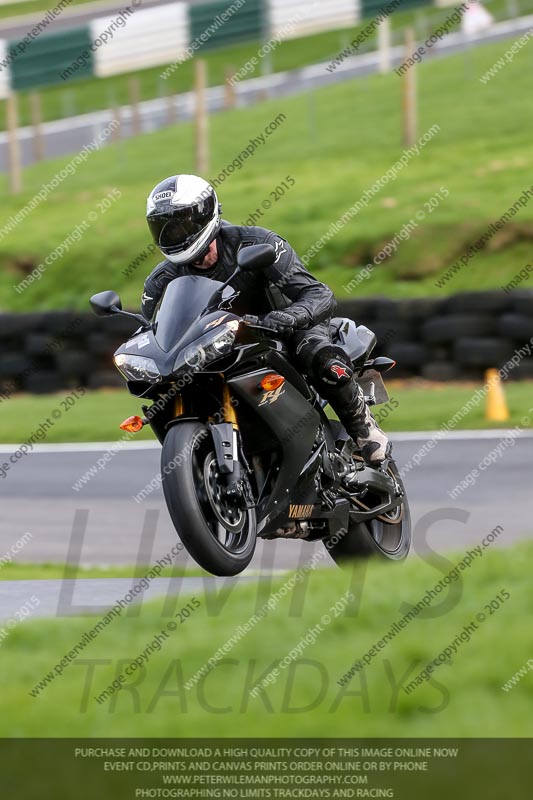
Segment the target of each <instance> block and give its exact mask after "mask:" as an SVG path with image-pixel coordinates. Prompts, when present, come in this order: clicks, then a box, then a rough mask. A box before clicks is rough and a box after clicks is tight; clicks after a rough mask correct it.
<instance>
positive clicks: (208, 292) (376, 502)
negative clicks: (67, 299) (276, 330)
mask: <svg viewBox="0 0 533 800" xmlns="http://www.w3.org/2000/svg"><path fill="white" fill-rule="evenodd" d="M274 260H275V251H274V248H273V247H272V246H271V245H252V246H248V247H245V248H243V249H241V251H240V252H239V254H238V256H237V267H236V269H235V271H234V273H233V274H232V275H231V276H230V277H229V278H228V280H227V281H225V282H224V283H221V282H220V281H214V280H211V279H210V278H208V277H204V276H182V277H178V278H176V279H175V280H173V281H172V282H171V283H170V284H169V285H168V286H167V289H166V291H165V294H164V295H163V298H162V300H161V301H160V304H159V307H158V309H157V311H156V314H155V317H154V320H153V322H149V321H148V320H146V319H145V318H144V317H143V316H142V315H140V314H133V313H131V312H127V311H123V310H122V305H121V301H120V298H119V296H118V295H117V294H116V293H115V292H110V291H106V292H100V293H99V294H96V295H94V296H93V297H92V298H91V300H90V303H91V306H92V309H93V311H94V312H95V313H96V314H97V315H98V316H110V315H114V314H122V315H126V316H129V317H131V318H133V319H134V320H136V321H137V322H138V323H140V328H139V329H138V330H137V331H136V332H135V333H134V334H133V335H132V336H131V338H130V339H129V340H128V341H127V342H125V343H124V344H123V345H121V347H119V348H118V350H117V351H116V352H115V354H114V363H115V365H116V367H117V368H118V370H119V371H120V373H121V374H122V376H123V377H124V379H125V380H126V382H127V387H128V389H129V391H130V393H131V394H132V395H134V396H135V397H138V398H142V399H146V400H148V401H150V402H151V405H150V406H149V405H143V406H142V411H143V414H144V417H138V416H133V417H130V418H128V419H127V420H125V421H124V422H123V423H122V425H121V426H120V427H121V428H123V429H124V430H130V431H138V430H140V429H141V428H142V427H143V426H144V425H146V424H149V425H150V426H151V428H152V430H153V432H154V434H155V436H156V437H157V439H158V440H159V441H160V443H161V445H162V452H161V478H162V486H163V492H164V496H165V500H166V504H167V507H168V511H169V514H170V516H171V518H172V522H173V524H174V527H175V529H176V532H177V534H178V536H179V537H180V539H181V541H182V542H183V544H184V546H185V547H186V549H187V550H188V552H189V553H190V554H191V556H192V557H193V558H194V559H195V561H196V562H197V563H198V564H199V565H200V566H201V567H203V568H204V569H205V570H207V571H208V572H211V573H212V574H214V575H219V576H229V575H237V574H238V573H240V572H242V571H243V570H244V569H245V568H246V567H247V566H248V565H249V564H250V562H251V560H252V557H253V555H254V550H255V547H256V542H257V538H261V539H267V540H271V539H277V538H284V539H304V540H306V541H309V542H315V541H317V540H321V541H322V542H323V543H324V545H325V546H326V548H327V550H328V552H329V554H330V555H331V557H332V558H333V560H334V561H335V562H337V563H338V564H340V565H341V564H342V563H343V561H344V560H346V559H354V558H361V557H367V556H371V555H377V556H381V557H383V558H386V559H391V560H401V559H404V558H405V557H406V556H407V554H408V551H409V547H410V541H411V521H410V514H409V504H408V500H407V497H406V494H405V489H404V486H403V482H402V480H401V477H400V475H399V472H398V469H397V467H396V464H395V462H394V460H393V458H392V455H390V457H388V458H387V459H386V460H385V462H383V463H382V464H381V465H380V466H379V468H374V467H371V466H368V465H367V464H365V462H364V461H363V460H362V459H361V457H360V455H359V454H358V451H357V448H356V446H355V444H354V442H353V441H352V439H350V437H349V436H348V434H347V433H346V431H345V430H344V428H343V427H342V425H341V424H340V422H338V421H336V420H333V419H330V418H329V417H328V416H327V414H326V406H327V403H326V402H325V401H324V400H322V399H321V398H320V397H319V395H318V394H317V392H316V391H315V390H314V389H313V388H312V387H311V385H310V384H309V382H308V381H307V380H306V378H305V376H302V375H301V374H300V373H299V372H298V371H297V369H296V368H295V366H294V365H293V364H292V363H291V361H290V359H289V357H288V349H287V346H286V344H285V343H284V342H283V341H282V340H280V339H279V338H277V337H276V336H275V335H274V334H273V333H272V332H271V331H269V330H267V329H265V328H261V326H260V324H259V323H258V321H257V318H256V319H255V320H254V319H253V318H251V319H250V318H247V321H244V320H243V318H242V317H239V316H238V315H236V314H235V313H233V312H232V310H231V309H232V303H233V301H234V299H235V297H236V296H237V295H236V293H235V292H234V290H233V289H232V288H231V286H230V283H231V281H232V280H233V279H234V277H235V276H236V275H237V274H239V273H240V272H241V271H247V270H262V269H266V268H267V267H268V266H269V265H270V264H272V263H274ZM331 326H332V334H333V339H334V341H335V342H336V343H337V344H340V345H341V346H342V347H344V349H345V350H346V351H347V352H348V353H349V356H350V359H351V360H352V363H353V367H354V373H355V375H356V376H357V379H358V381H359V383H360V384H361V386H362V387H363V391H364V392H365V400H366V402H367V403H368V404H369V405H375V404H377V403H383V402H386V400H387V399H388V395H387V391H386V389H385V385H384V383H383V379H382V377H381V373H382V372H385V371H386V370H388V369H390V368H391V367H392V366H394V363H395V362H394V361H392V360H391V359H388V358H384V357H380V358H374V359H370V354H371V352H372V350H373V349H374V347H375V344H376V336H375V335H374V334H373V333H372V331H370V330H369V329H368V328H367V327H365V326H364V325H359V326H357V325H356V324H355V323H354V322H353V321H352V320H350V319H341V318H334V319H333V320H332V321H331Z"/></svg>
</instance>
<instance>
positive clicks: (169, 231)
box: [148, 197, 215, 253]
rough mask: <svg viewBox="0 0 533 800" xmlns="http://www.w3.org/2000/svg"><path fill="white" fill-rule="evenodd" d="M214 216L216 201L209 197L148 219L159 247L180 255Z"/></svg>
mask: <svg viewBox="0 0 533 800" xmlns="http://www.w3.org/2000/svg"><path fill="white" fill-rule="evenodd" d="M214 215H215V199H214V197H207V198H206V199H205V200H204V199H202V200H200V201H199V202H197V203H195V204H194V205H192V206H183V207H181V208H176V209H175V210H173V211H169V212H168V213H166V214H158V215H157V216H152V217H148V227H149V228H150V232H151V234H152V237H153V239H154V242H155V243H156V244H157V245H158V247H160V248H161V249H162V250H164V251H167V252H172V253H178V252H180V251H181V250H185V249H186V248H187V247H188V246H189V245H190V244H191V243H192V242H193V241H194V240H195V239H196V238H197V237H198V236H199V235H200V234H201V232H202V231H203V230H204V228H206V227H207V225H209V223H210V222H211V221H212V220H213V217H214Z"/></svg>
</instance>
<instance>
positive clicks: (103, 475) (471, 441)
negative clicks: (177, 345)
mask: <svg viewBox="0 0 533 800" xmlns="http://www.w3.org/2000/svg"><path fill="white" fill-rule="evenodd" d="M504 436H505V432H504V431H502V432H498V433H496V432H492V433H490V434H473V437H475V438H464V436H463V435H460V437H459V438H455V437H449V438H447V439H446V440H442V441H440V442H439V443H438V444H437V446H436V447H435V448H434V449H433V450H432V451H431V452H430V453H429V454H428V455H427V456H426V457H425V458H424V459H423V461H422V462H421V464H420V466H418V467H416V468H414V469H413V470H412V471H411V472H409V474H408V475H407V476H406V486H407V489H408V493H409V497H410V502H411V510H412V517H413V525H414V547H413V553H416V554H418V555H419V556H423V557H424V555H425V554H426V557H427V553H428V550H429V549H432V550H434V551H436V552H438V553H445V552H446V551H449V550H456V551H461V550H466V549H468V548H469V547H472V546H475V545H477V544H479V543H480V541H481V539H482V538H483V537H484V536H485V535H486V534H487V533H488V532H489V531H491V530H492V529H493V528H495V527H496V526H497V525H501V526H502V527H503V528H504V532H503V534H501V535H500V537H499V539H498V541H497V542H496V543H495V544H494V545H493V546H495V547H497V546H509V545H510V544H512V543H513V542H515V541H517V540H518V539H521V538H525V537H528V536H531V534H532V525H531V521H530V515H529V500H530V494H531V448H532V444H533V436H532V435H531V434H522V435H521V436H520V437H519V438H517V439H516V440H515V442H514V445H512V446H511V447H507V448H504V449H502V450H501V456H500V457H499V458H498V459H497V460H496V462H495V463H494V464H493V465H492V466H491V467H490V468H488V469H486V470H483V471H481V472H480V475H481V477H480V478H479V479H478V481H477V483H476V484H475V485H474V486H471V487H469V488H468V489H467V490H466V491H465V492H464V493H463V494H461V495H460V496H459V498H458V499H456V500H451V499H450V497H449V495H448V491H451V490H452V489H453V488H454V487H455V486H456V485H457V484H458V483H459V482H460V481H461V480H462V479H463V478H464V477H465V475H466V474H467V473H469V472H470V470H472V469H473V468H475V467H477V466H478V464H479V463H480V462H482V461H483V459H484V458H485V457H486V456H487V454H488V453H490V452H491V451H493V452H494V451H495V449H496V448H497V447H498V446H500V445H501V441H502V438H503V437H504ZM400 437H401V440H400V441H398V437H393V439H394V438H396V441H395V456H396V459H397V462H398V464H399V466H400V467H402V466H403V465H404V464H405V463H406V462H407V461H408V460H409V459H410V458H411V457H412V456H413V454H414V453H416V452H417V451H418V450H419V448H420V447H421V446H422V445H423V444H424V442H425V441H427V438H428V437H427V436H426V435H424V434H416V435H415V434H404V435H403V436H401V435H400ZM413 437H414V438H413ZM72 447H74V446H72ZM89 447H90V449H89V450H88V451H85V452H76V451H74V452H71V451H68V450H67V451H66V452H65V451H62V450H61V449H60V450H53V449H51V448H50V447H44V448H43V449H41V450H40V451H39V452H35V453H31V454H29V455H28V456H27V457H26V458H25V459H23V460H22V461H20V462H19V463H18V464H17V465H16V466H14V467H13V468H12V470H11V471H10V472H9V473H8V475H7V477H6V478H5V479H3V480H2V481H0V495H1V506H0V507H1V511H0V557H2V556H3V555H4V554H6V553H8V552H9V551H10V549H11V547H12V546H13V545H14V543H15V542H16V541H17V540H18V539H20V537H21V536H22V535H23V534H24V533H25V532H30V533H31V534H32V537H33V538H32V539H31V540H30V541H29V542H28V543H27V544H26V545H25V546H24V547H23V549H22V551H21V552H19V553H17V555H16V559H17V560H19V561H29V562H46V561H48V562H65V561H68V562H69V563H73V564H80V565H83V564H85V565H87V564H113V563H114V564H135V563H138V564H141V565H146V564H153V563H155V562H156V561H157V560H158V559H162V558H164V557H165V556H166V554H167V553H169V552H170V550H171V548H172V547H173V546H174V545H175V544H176V534H175V532H174V529H173V527H172V524H171V522H170V518H169V516H168V513H167V511H166V507H165V504H164V499H163V495H162V492H161V490H156V491H154V492H153V493H152V494H151V495H150V497H149V498H148V499H147V500H145V501H144V502H141V503H137V502H136V501H135V500H134V499H133V495H135V494H137V493H138V492H139V491H140V490H141V489H142V488H143V487H144V486H145V485H146V484H147V483H149V482H150V481H151V480H152V478H153V477H154V476H155V475H156V474H157V473H158V472H159V452H160V451H159V448H158V447H153V446H151V444H150V443H146V444H144V443H143V446H142V448H141V449H132V448H129V449H128V450H127V451H126V450H125V451H122V452H119V453H118V454H117V455H116V456H115V457H114V458H113V459H112V460H111V461H110V462H109V463H108V465H107V468H106V469H105V470H104V471H100V472H98V474H97V475H96V476H95V477H93V478H92V479H91V480H90V482H89V483H88V484H86V485H85V487H84V488H83V489H81V491H78V492H76V491H74V490H73V489H72V485H73V483H75V482H76V481H77V480H78V479H79V477H80V476H81V475H83V474H84V473H85V471H86V470H88V469H90V468H91V467H92V466H93V465H94V464H95V463H96V462H97V460H98V458H100V457H101V456H102V454H103V452H104V449H102V447H101V446H98V445H92V446H89ZM99 447H100V449H99ZM10 449H11V448H10V447H8V446H3V447H1V448H0V451H2V452H1V459H0V460H6V458H9V455H8V453H9V451H10ZM12 449H13V450H14V449H15V448H12ZM458 511H459V517H460V519H454V518H453V516H454V515H455V516H456V515H457V513H458ZM427 514H431V516H432V517H433V524H432V525H430V526H428V525H424V523H423V518H424V516H425V515H427ZM315 550H320V551H321V552H323V548H322V545H320V544H317V545H311V544H308V543H305V542H302V541H283V540H277V541H274V542H259V543H258V547H257V551H256V555H255V557H254V560H253V562H252V565H251V567H250V569H249V570H248V571H247V572H248V579H249V580H257V577H256V575H257V571H258V572H259V573H260V575H261V576H262V580H267V579H268V576H270V577H271V576H272V575H273V573H274V572H275V571H277V570H284V569H294V568H296V567H298V566H300V565H302V564H304V563H305V562H306V561H308V560H309V558H311V556H312V554H313V552H314V551H315ZM176 563H178V564H180V565H187V566H194V564H193V563H192V561H191V560H190V559H189V558H188V556H187V554H186V553H185V552H184V551H182V552H181V553H180V554H179V555H178V557H177V559H176ZM331 564H332V562H331V561H330V560H329V557H328V556H327V555H325V556H324V560H323V562H321V564H320V566H330V565H331ZM450 566H451V564H450ZM254 570H255V571H256V572H255V573H254ZM143 574H144V572H143ZM243 579H246V573H245V574H244V575H243V576H242V577H241V578H238V579H237V581H239V580H240V581H242V580H243ZM137 582H138V581H137ZM135 583H136V581H135V580H130V579H116V578H106V579H84V578H80V579H77V580H76V581H73V580H68V581H59V580H51V581H17V582H15V581H0V619H4V620H6V619H8V618H10V617H11V618H12V617H13V615H14V614H15V612H16V611H17V610H18V609H20V607H21V606H22V605H23V604H24V603H26V602H27V601H28V600H29V598H30V597H31V596H32V595H35V596H36V597H37V598H38V600H39V606H38V607H37V608H36V609H35V610H34V611H32V616H34V615H35V616H61V617H63V616H70V615H73V614H79V613H82V612H83V611H85V612H89V611H92V612H93V613H96V614H98V613H102V614H103V613H105V610H106V608H108V607H110V606H111V605H113V604H114V603H115V602H116V600H117V599H119V598H123V597H124V596H125V594H126V593H127V592H128V591H129V590H130V589H131V588H132V586H133V585H134V584H135ZM235 583H236V581H235V579H215V578H212V577H203V578H193V577H191V578H175V579H173V581H169V580H168V579H154V581H153V582H152V584H151V586H150V588H149V590H148V591H147V596H148V597H152V598H153V597H155V596H157V595H166V594H167V592H169V593H170V594H172V595H174V594H177V595H183V596H185V595H189V596H190V595H191V594H193V593H194V592H195V591H196V592H200V591H203V590H205V589H209V590H215V591H217V592H219V591H220V590H222V595H224V593H225V592H226V591H231V586H232V585H235ZM128 613H136V612H135V611H133V612H132V611H130V612H128Z"/></svg>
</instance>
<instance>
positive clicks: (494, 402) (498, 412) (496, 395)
mask: <svg viewBox="0 0 533 800" xmlns="http://www.w3.org/2000/svg"><path fill="white" fill-rule="evenodd" d="M485 382H486V384H488V387H489V388H488V392H487V405H486V408H485V419H486V420H488V421H489V422H505V421H506V420H508V419H509V409H508V407H507V400H506V399H505V392H504V390H503V386H502V381H501V378H500V373H499V372H498V370H497V369H488V370H487V371H486V373H485Z"/></svg>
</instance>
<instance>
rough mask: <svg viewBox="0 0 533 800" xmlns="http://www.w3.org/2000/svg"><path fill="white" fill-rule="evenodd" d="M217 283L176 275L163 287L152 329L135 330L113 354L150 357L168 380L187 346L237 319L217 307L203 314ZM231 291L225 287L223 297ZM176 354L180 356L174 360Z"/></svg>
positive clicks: (182, 361) (181, 360) (231, 290)
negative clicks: (164, 289) (161, 298)
mask: <svg viewBox="0 0 533 800" xmlns="http://www.w3.org/2000/svg"><path fill="white" fill-rule="evenodd" d="M221 285H222V284H221V283H220V282H219V281H213V280H211V279H210V278H204V277H203V276H196V275H187V276H182V277H180V278H176V279H175V280H174V281H172V282H171V283H170V284H169V285H168V287H167V290H166V292H165V295H164V297H163V300H162V301H161V304H160V306H159V309H158V311H157V313H156V316H155V319H154V323H153V326H152V328H151V329H150V330H148V331H138V332H136V333H135V334H134V335H133V336H132V337H131V338H130V339H128V341H127V342H125V343H124V344H123V345H121V346H120V347H119V348H118V350H117V351H116V353H115V356H117V355H119V354H121V353H127V354H129V355H139V356H144V357H146V358H151V359H153V360H154V361H155V363H156V365H157V368H158V370H159V372H160V374H161V381H162V382H168V380H169V379H171V378H172V377H173V376H174V375H176V373H177V372H179V371H180V370H181V369H182V368H184V367H185V366H186V364H185V360H184V353H186V352H187V350H188V348H190V347H191V345H193V344H194V343H195V342H196V341H197V340H201V339H203V338H204V337H205V336H206V335H209V333H210V331H212V330H216V329H217V327H218V326H219V325H223V324H224V323H227V322H229V321H230V320H238V319H239V317H237V316H236V315H235V314H232V313H231V312H230V311H222V310H218V309H217V310H215V311H211V312H209V313H208V314H204V311H205V308H206V307H207V305H208V302H209V300H210V298H211V296H212V295H213V293H214V292H215V291H216V290H217V289H218V288H220V286H221ZM231 294H233V289H231V287H227V290H225V292H224V297H226V296H227V295H228V296H229V295H231ZM178 356H181V357H180V358H179V359H178Z"/></svg>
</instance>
